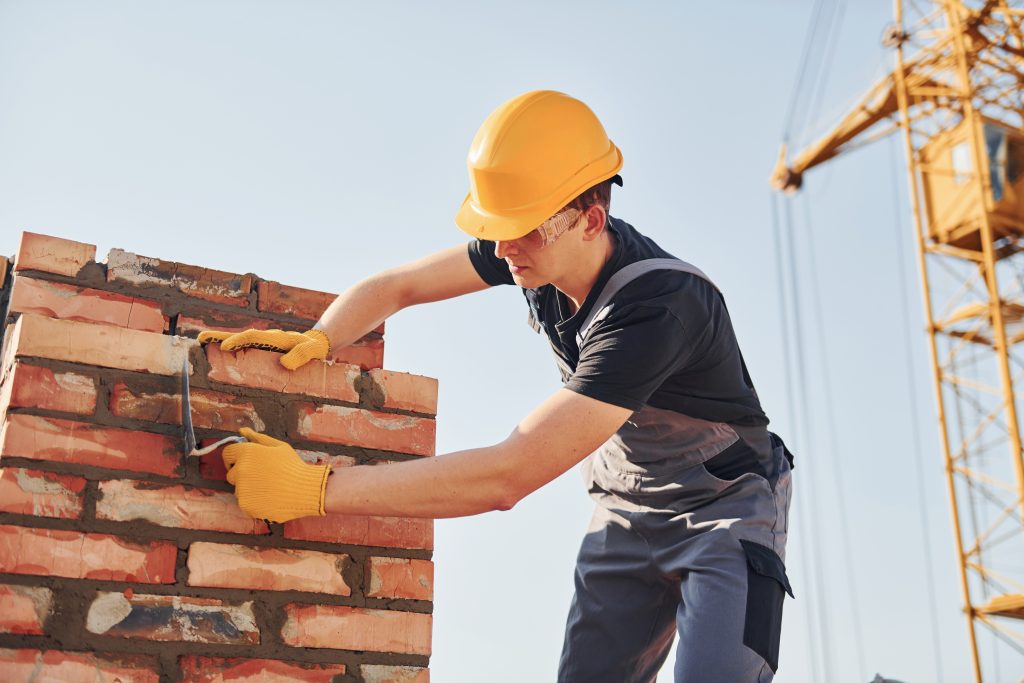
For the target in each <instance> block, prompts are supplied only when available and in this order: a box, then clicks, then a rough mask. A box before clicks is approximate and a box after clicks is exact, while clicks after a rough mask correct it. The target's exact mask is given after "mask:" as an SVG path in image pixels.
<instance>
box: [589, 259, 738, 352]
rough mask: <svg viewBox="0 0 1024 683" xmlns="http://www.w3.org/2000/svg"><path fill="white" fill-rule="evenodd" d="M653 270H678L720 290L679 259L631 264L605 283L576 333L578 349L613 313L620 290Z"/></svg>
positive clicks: (693, 266) (705, 276)
mask: <svg viewBox="0 0 1024 683" xmlns="http://www.w3.org/2000/svg"><path fill="white" fill-rule="evenodd" d="M652 270H678V271H682V272H684V273H690V274H691V275H696V276H697V277H699V278H701V279H702V280H705V281H706V282H708V283H709V284H710V285H711V286H712V287H714V288H715V289H716V290H717V289H718V287H717V286H716V285H715V283H714V282H712V281H711V278H709V277H708V276H707V275H705V274H704V271H702V270H701V269H700V268H698V267H697V266H695V265H693V264H690V263H687V262H686V261H681V260H680V259H677V258H650V259H644V260H643V261H636V262H635V263H630V264H629V265H628V266H626V267H624V268H622V269H620V270H618V271H616V273H615V274H614V275H612V276H611V278H609V279H608V282H607V283H605V286H604V289H602V290H601V293H600V294H598V296H597V299H596V300H595V301H594V305H593V306H592V307H591V309H590V313H589V314H588V315H587V317H586V318H584V319H583V323H582V324H581V325H580V329H579V332H577V333H576V346H577V348H579V349H582V348H583V340H584V339H586V337H587V333H589V332H590V328H592V327H593V326H594V325H596V324H597V323H599V322H600V321H602V320H604V319H605V317H607V316H608V314H609V313H610V312H611V306H610V305H609V304H610V303H611V300H612V297H614V296H615V295H616V294H618V293H619V290H620V289H622V288H623V287H625V286H626V285H628V284H629V283H630V282H632V281H633V280H635V279H637V278H638V277H640V276H641V275H646V274H647V273H649V272H651V271H652Z"/></svg>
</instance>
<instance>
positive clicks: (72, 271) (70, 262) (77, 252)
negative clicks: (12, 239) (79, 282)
mask: <svg viewBox="0 0 1024 683" xmlns="http://www.w3.org/2000/svg"><path fill="white" fill-rule="evenodd" d="M95 260H96V245H94V244H84V243H82V242H74V241H72V240H65V239H61V238H59V237H50V236H49V235H40V234H38V233H34V232H23V233H21V246H19V247H18V255H17V256H16V257H15V258H14V270H15V271H19V270H41V271H44V272H47V273H56V274H57V275H70V276H74V275H77V274H78V271H80V270H81V269H82V266H84V265H85V264H87V263H89V262H90V261H95Z"/></svg>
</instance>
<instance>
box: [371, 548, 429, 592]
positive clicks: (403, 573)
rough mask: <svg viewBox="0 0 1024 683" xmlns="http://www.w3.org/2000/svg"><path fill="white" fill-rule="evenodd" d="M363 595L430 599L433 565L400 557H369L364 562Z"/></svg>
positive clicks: (425, 561) (424, 561)
mask: <svg viewBox="0 0 1024 683" xmlns="http://www.w3.org/2000/svg"><path fill="white" fill-rule="evenodd" d="M366 577H367V582H366V583H367V585H366V596H367V597H369V598H409V599H411V600H433V598H434V563H433V562H431V561H430V560H416V559H409V558H404V557H371V558H369V559H368V560H367V562H366Z"/></svg>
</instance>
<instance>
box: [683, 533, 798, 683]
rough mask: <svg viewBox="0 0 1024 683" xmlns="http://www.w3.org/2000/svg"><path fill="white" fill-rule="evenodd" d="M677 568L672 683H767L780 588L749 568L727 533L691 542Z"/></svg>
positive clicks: (773, 662) (774, 657) (774, 655)
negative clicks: (678, 571)
mask: <svg viewBox="0 0 1024 683" xmlns="http://www.w3.org/2000/svg"><path fill="white" fill-rule="evenodd" d="M754 550H755V551H756V550H757V549H756V548H755V549H754ZM753 562H754V564H759V559H758V558H756V557H755V558H754V560H753ZM679 566H680V573H681V576H682V580H681V582H680V592H681V600H680V603H679V608H678V610H677V614H676V626H677V628H678V631H679V646H678V648H677V651H676V662H675V680H676V681H677V682H681V683H717V682H719V681H730V682H731V683H768V681H771V680H772V678H773V676H774V670H775V669H776V668H777V665H778V652H779V638H780V633H781V627H782V600H783V587H782V585H781V584H780V583H779V582H778V581H777V580H775V579H774V578H771V577H769V576H764V575H762V574H760V573H758V572H757V571H755V570H754V569H753V568H752V564H751V558H750V557H749V554H748V550H747V548H745V547H744V546H743V545H741V543H740V542H739V541H738V540H736V538H735V537H734V536H733V535H732V534H731V533H730V532H729V530H728V529H720V530H715V531H711V532H708V533H705V534H702V535H700V536H699V537H698V538H696V539H691V541H690V542H689V543H687V544H686V546H685V550H683V551H682V554H681V556H680V558H679Z"/></svg>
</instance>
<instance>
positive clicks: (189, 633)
mask: <svg viewBox="0 0 1024 683" xmlns="http://www.w3.org/2000/svg"><path fill="white" fill-rule="evenodd" d="M85 628H86V630H87V631H89V633H95V634H97V635H105V636H111V637H115V638H142V639H145V640H158V641H163V642H169V641H185V642H189V643H216V644H234V645H255V644H257V643H259V642H260V630H259V627H258V626H257V625H256V617H255V616H254V615H253V612H252V602H251V601H250V602H243V603H238V604H232V603H226V602H224V601H223V600H217V599H214V598H191V597H184V596H178V595H137V594H135V593H132V592H130V591H126V592H125V593H108V592H103V591H101V592H98V593H97V594H96V599H95V600H93V602H92V604H91V605H90V606H89V614H88V616H86V620H85Z"/></svg>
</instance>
